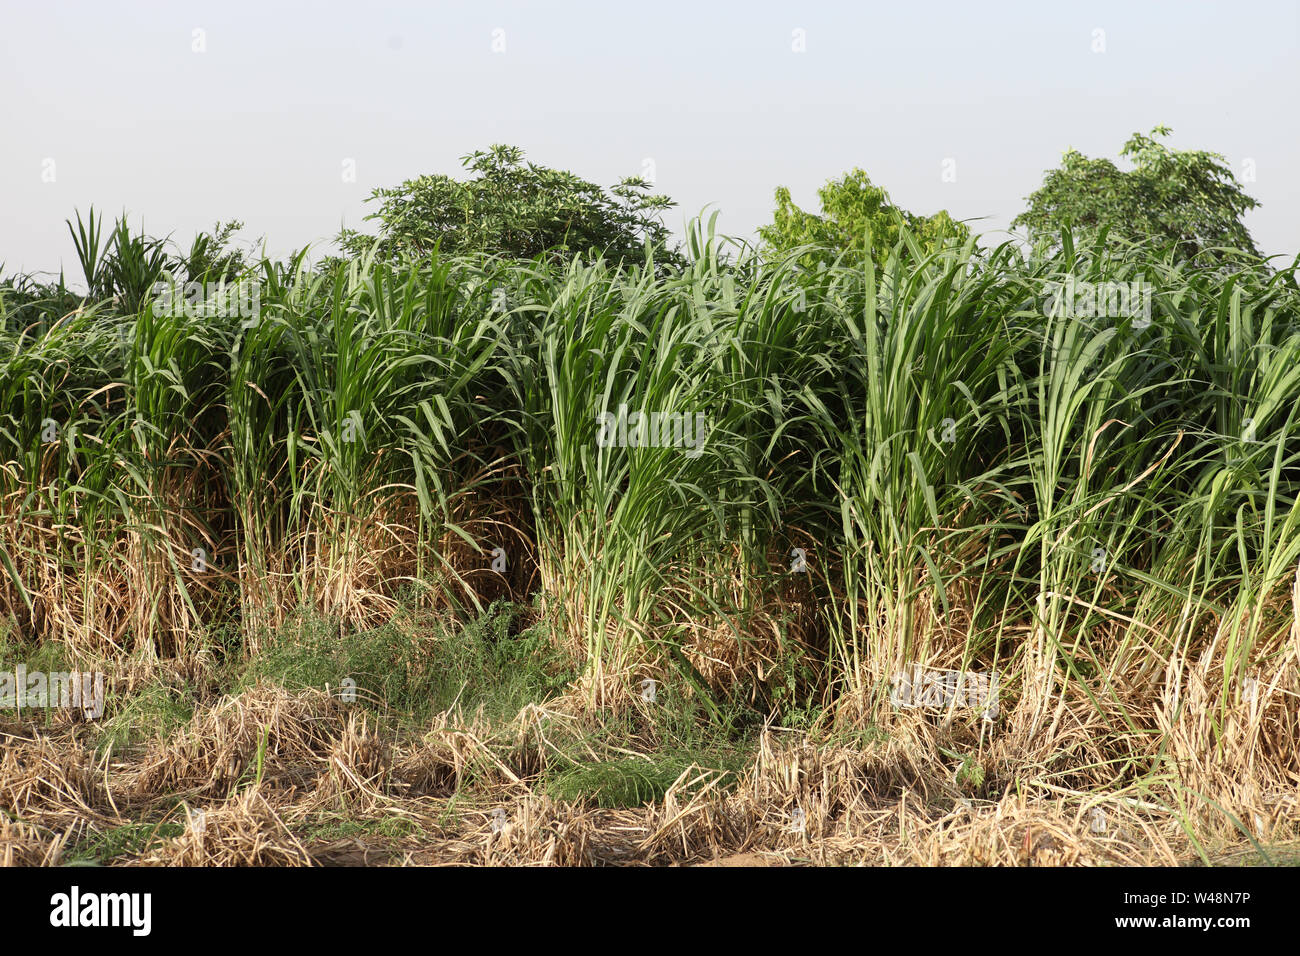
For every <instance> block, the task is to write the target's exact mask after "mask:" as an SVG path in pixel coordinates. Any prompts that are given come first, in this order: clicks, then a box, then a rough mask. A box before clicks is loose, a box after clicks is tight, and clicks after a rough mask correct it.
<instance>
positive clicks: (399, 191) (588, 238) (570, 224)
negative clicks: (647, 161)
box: [338, 145, 676, 262]
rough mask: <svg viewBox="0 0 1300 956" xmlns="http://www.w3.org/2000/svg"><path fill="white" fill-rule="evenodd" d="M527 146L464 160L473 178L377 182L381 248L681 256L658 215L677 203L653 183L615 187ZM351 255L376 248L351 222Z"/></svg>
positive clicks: (383, 252) (388, 253)
mask: <svg viewBox="0 0 1300 956" xmlns="http://www.w3.org/2000/svg"><path fill="white" fill-rule="evenodd" d="M523 156H524V154H523V150H521V149H519V148H518V147H515V146H501V145H497V146H493V147H491V148H490V149H488V150H487V151H479V152H474V153H471V154H470V155H468V156H465V157H463V158H462V160H461V162H462V164H463V165H464V166H465V168H466V169H468V170H469V171H470V172H471V173H473V174H474V176H473V178H470V179H467V180H465V181H464V182H461V181H458V180H456V179H453V178H452V177H450V176H444V175H436V176H420V177H417V178H416V179H408V180H407V181H406V182H404V183H402V184H401V185H400V186H397V187H395V188H392V189H376V190H375V191H374V192H373V193H372V194H371V196H370V199H369V200H367V201H368V202H369V201H374V200H379V201H380V206H379V210H378V212H375V213H372V214H371V215H369V216H367V217H366V218H367V219H377V220H378V221H379V224H380V229H379V236H378V255H379V256H381V257H383V258H393V257H397V256H400V255H403V254H413V255H417V256H424V255H428V254H429V253H430V252H432V251H433V247H434V245H435V244H436V243H439V242H440V243H441V249H442V251H443V252H447V253H453V254H462V253H477V252H485V253H493V254H500V255H505V256H510V257H518V258H527V259H531V258H534V257H536V256H539V255H543V254H547V255H550V256H552V257H557V258H558V257H563V256H566V255H572V254H575V253H576V254H580V255H586V254H588V253H589V252H591V251H593V250H594V251H595V252H596V253H597V254H599V255H603V256H604V257H605V258H607V259H610V260H621V259H641V258H643V257H644V255H645V243H646V241H647V240H649V241H650V242H651V243H652V244H654V245H656V246H659V247H662V248H663V249H664V250H665V251H664V252H663V253H662V254H657V256H656V261H660V262H670V261H676V255H675V253H674V252H673V251H672V250H670V249H668V248H667V246H668V239H669V235H668V230H667V228H666V227H665V226H664V225H663V223H662V221H661V220H660V219H659V218H658V215H657V214H659V213H662V212H663V211H664V210H665V209H669V208H671V207H672V206H674V205H675V203H674V202H673V201H672V200H671V199H669V198H668V197H667V196H658V195H651V194H650V184H649V183H648V182H646V181H645V180H643V179H640V178H636V177H629V178H626V179H623V180H621V181H620V182H619V183H618V184H617V185H616V186H614V187H613V188H612V189H610V190H608V191H606V190H604V189H602V188H601V187H600V186H597V185H596V184H595V183H590V182H587V181H586V180H584V179H581V178H579V177H578V176H575V175H574V174H573V173H570V172H564V171H561V170H555V169H548V168H546V167H544V166H537V165H534V164H533V163H525V162H524V159H523ZM338 241H339V245H340V246H341V247H342V249H343V251H344V253H345V254H347V255H350V256H355V255H359V254H361V253H363V252H365V251H367V250H369V248H370V246H371V244H372V243H374V242H375V241H376V237H374V236H369V235H365V234H363V233H360V232H356V231H354V230H348V229H345V230H343V231H342V232H341V233H340V235H339V240H338Z"/></svg>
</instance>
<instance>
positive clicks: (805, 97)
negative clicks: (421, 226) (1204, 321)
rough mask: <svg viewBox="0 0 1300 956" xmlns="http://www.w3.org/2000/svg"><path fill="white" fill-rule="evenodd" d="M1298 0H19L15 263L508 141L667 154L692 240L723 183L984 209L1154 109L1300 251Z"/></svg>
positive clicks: (995, 207)
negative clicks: (694, 219) (123, 230)
mask: <svg viewBox="0 0 1300 956" xmlns="http://www.w3.org/2000/svg"><path fill="white" fill-rule="evenodd" d="M1297 7H1298V4H1297V2H1294V0H1292V2H1284V0H1274V2H1268V0H1262V2H1255V3H1249V4H1246V3H1241V2H1239V0H1238V2H1224V3H1210V2H1186V0H1183V2H1172V0H1171V2H1155V0H1123V2H1086V3H1083V2H1080V3H1065V2H1059V0H1057V2H1043V0H1037V2H1031V0H1026V2H986V3H970V2H928V3H926V2H910V0H904V2H902V3H899V2H896V0H895V2H887V3H875V2H843V3H831V2H816V0H797V2H769V0H745V2H734V3H733V2H728V3H722V2H700V0H696V2H692V3H683V2H675V0H656V2H654V3H626V2H615V3H610V2H606V3H579V2H573V3H563V2H532V3H522V2H517V3H509V2H491V0H474V2H470V0H464V2H438V3H414V2H412V3H399V2H387V0H371V2H366V3H339V2H331V0H325V2H315V3H280V2H274V0H263V2H258V3H250V2H244V0H220V2H203V3H185V2H145V0H135V2H95V0H90V2H82V3H74V2H65V3H59V2H48V3H39V4H37V3H31V4H23V5H19V4H17V3H15V2H14V0H6V3H5V6H4V8H3V10H2V11H0V123H2V124H3V125H2V126H0V129H3V145H0V213H2V214H3V219H0V263H4V264H5V266H6V273H11V272H14V271H50V272H55V273H57V271H58V269H59V268H60V266H61V265H62V266H63V267H65V268H66V269H67V270H68V276H69V279H71V278H73V277H74V276H75V275H76V274H77V272H78V269H77V266H76V260H75V257H74V255H73V250H72V244H71V241H70V239H69V237H68V232H67V228H66V226H65V225H64V220H65V219H67V218H69V217H71V216H72V215H73V212H74V210H75V209H78V208H80V209H82V210H85V209H86V208H88V207H89V205H90V204H91V203H94V204H95V205H96V206H97V207H98V208H100V209H102V210H103V211H105V212H109V213H118V212H120V211H121V210H123V209H126V210H128V211H129V212H130V213H131V214H132V218H133V220H134V221H137V222H138V221H139V220H140V219H141V218H143V221H144V224H145V227H146V229H147V230H148V231H149V232H150V233H151V234H155V235H164V234H168V233H170V234H172V235H173V237H174V238H175V239H176V240H178V241H180V242H182V243H184V244H186V245H188V243H189V240H190V238H191V237H192V236H193V234H194V232H195V231H196V230H198V229H201V228H207V227H210V226H211V225H212V224H213V222H214V221H216V220H217V219H232V218H236V219H242V220H243V221H244V222H245V223H246V228H245V230H244V232H243V233H242V236H243V237H244V238H246V239H249V240H252V239H256V238H258V237H260V236H263V235H264V236H266V238H267V243H268V250H269V251H270V252H271V253H272V254H277V255H278V254H283V253H284V252H287V251H288V250H289V249H291V248H295V247H299V246H301V245H304V244H306V243H308V242H321V243H328V242H329V240H330V239H331V238H332V237H333V236H334V235H335V234H336V233H337V231H338V227H339V225H340V224H341V223H347V224H349V225H351V226H356V225H358V224H359V223H360V220H361V217H362V216H363V215H365V214H366V212H367V211H368V207H367V206H366V205H365V204H364V203H363V200H364V199H365V197H366V196H368V195H369V194H370V191H371V190H372V189H373V188H374V187H376V186H385V185H394V184H396V183H398V182H400V181H401V180H403V179H406V178H408V177H411V176H415V175H418V174H420V173H427V172H447V173H455V172H457V171H458V170H459V168H460V164H459V158H460V157H461V156H463V155H464V154H466V153H468V152H470V151H471V150H474V149H478V148H484V147H486V146H487V145H489V144H491V143H495V142H504V143H511V144H516V145H519V146H522V147H523V148H524V149H525V151H526V154H527V157H528V158H529V159H531V160H533V161H534V162H538V163H541V164H544V165H548V166H555V167H559V168H564V169H571V170H572V171H573V172H575V173H577V174H579V175H581V176H583V177H585V178H587V179H591V180H594V181H596V182H598V183H601V184H604V185H610V184H612V183H613V182H614V181H616V180H617V179H619V178H620V177H622V176H625V175H634V174H643V173H645V172H648V171H653V174H654V179H655V181H656V187H657V188H658V189H659V190H661V191H664V192H667V193H668V194H670V195H671V196H672V197H673V198H675V199H676V200H677V201H678V203H679V206H678V208H677V209H675V210H673V211H672V212H670V213H669V215H668V219H667V221H668V223H669V224H670V225H671V226H673V227H674V228H675V229H676V230H677V231H678V232H680V231H681V224H682V222H683V220H684V219H685V218H686V217H689V216H693V215H695V214H697V213H699V212H700V211H701V210H702V209H703V208H704V207H705V206H706V204H710V203H711V204H715V206H716V208H718V209H720V210H721V213H722V215H721V217H720V219H719V224H720V228H721V230H722V231H724V232H728V233H731V234H735V235H751V234H752V232H753V230H754V228H755V227H756V226H757V225H759V224H760V223H762V222H765V221H767V220H768V219H770V217H771V211H772V205H773V203H772V193H773V190H774V188H775V187H776V186H777V185H778V184H784V185H787V186H789V187H790V189H791V191H792V192H793V193H794V196H795V199H796V201H798V202H800V203H802V204H804V205H806V206H808V207H812V208H815V200H816V189H817V187H818V186H820V185H821V184H822V183H824V182H825V181H826V180H827V179H829V178H831V177H834V176H838V175H840V174H842V173H843V172H845V171H846V170H848V169H850V168H852V167H853V166H861V167H862V168H864V169H866V170H867V172H868V173H869V175H870V176H871V178H872V180H873V181H874V182H876V183H877V184H878V185H881V186H883V187H885V188H886V189H888V190H889V192H890V193H891V195H892V196H893V198H894V200H895V201H896V202H898V203H900V204H901V205H902V206H904V207H906V208H908V209H911V210H913V211H915V212H920V213H930V212H933V211H934V210H936V209H939V208H946V209H948V210H949V211H950V212H951V213H952V214H953V215H954V216H955V217H957V218H972V217H984V218H983V220H982V221H981V222H980V223H976V224H975V228H976V229H977V230H978V231H992V230H997V229H1004V228H1006V226H1007V223H1008V222H1009V221H1010V220H1011V218H1013V217H1014V216H1015V215H1016V214H1017V213H1018V212H1020V211H1021V210H1022V209H1023V208H1024V197H1025V196H1026V195H1028V194H1029V193H1030V192H1031V191H1032V190H1033V189H1035V188H1036V187H1037V186H1038V185H1039V183H1040V182H1041V179H1042V174H1043V171H1044V170H1045V169H1047V168H1049V167H1052V166H1055V165H1057V163H1058V162H1059V160H1060V155H1061V152H1062V151H1063V150H1064V149H1065V148H1066V147H1067V146H1074V147H1076V148H1078V149H1080V150H1082V151H1083V152H1084V153H1086V154H1088V155H1090V156H1097V155H1103V156H1108V157H1111V158H1112V159H1113V158H1115V157H1116V155H1117V153H1118V151H1119V149H1120V147H1121V146H1122V145H1123V143H1124V141H1125V139H1127V137H1128V136H1129V134H1131V133H1132V132H1133V131H1135V130H1143V131H1147V130H1149V129H1150V128H1151V127H1152V126H1154V125H1156V124H1158V123H1164V124H1166V125H1168V126H1171V127H1172V128H1173V130H1174V135H1173V137H1172V138H1171V140H1170V142H1171V143H1172V145H1174V146H1176V147H1179V148H1197V149H1210V150H1214V151H1216V152H1220V153H1223V154H1224V155H1225V157H1226V158H1227V160H1228V162H1229V164H1230V165H1231V167H1232V168H1233V170H1234V171H1235V172H1236V173H1237V175H1238V177H1239V178H1247V179H1248V180H1249V181H1247V182H1246V188H1247V191H1248V192H1249V193H1250V194H1251V195H1252V196H1254V197H1255V198H1257V199H1258V200H1260V201H1261V202H1262V203H1263V205H1262V207H1261V208H1260V209H1258V210H1256V211H1254V212H1253V213H1251V214H1249V216H1248V218H1247V225H1248V226H1249V227H1250V229H1251V232H1252V233H1253V235H1254V236H1255V239H1256V241H1257V242H1258V243H1259V245H1260V246H1261V248H1262V249H1263V250H1264V251H1265V252H1266V253H1283V254H1287V255H1294V254H1295V253H1296V252H1297V251H1300V186H1298V185H1297V175H1298V174H1300V120H1298V119H1297V117H1300V107H1297V102H1296V100H1297V93H1298V92H1300V15H1298V13H1297ZM196 30H199V31H202V33H201V34H196V33H195V31H196ZM497 31H499V32H497ZM1097 31H1102V32H1100V33H1099V32H1097ZM196 36H197V37H200V38H201V40H202V44H199V43H198V41H197V40H196ZM196 45H202V46H204V47H205V49H203V50H202V51H201V52H199V51H196V49H195V47H196ZM800 46H802V48H803V49H802V52H800V51H799V49H798V48H799V47H800ZM1099 46H1100V47H1103V49H1102V50H1101V51H1099V50H1098V49H1096V48H1097V47H1099ZM349 160H351V161H353V162H354V164H355V166H354V168H355V181H347V177H346V176H345V170H346V166H345V163H346V162H347V161H349ZM1252 169H1253V179H1252V178H1251V176H1250V175H1249V171H1250V170H1252ZM945 170H947V171H948V172H949V173H950V175H949V177H948V179H949V180H951V181H945V176H944V172H945ZM953 174H955V175H953ZM51 178H52V179H53V181H52V182H51V181H47V180H50V179H51ZM321 251H324V249H323V248H322V250H321Z"/></svg>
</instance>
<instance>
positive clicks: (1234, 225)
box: [1011, 126, 1259, 263]
mask: <svg viewBox="0 0 1300 956" xmlns="http://www.w3.org/2000/svg"><path fill="white" fill-rule="evenodd" d="M1171 132H1172V130H1170V129H1169V128H1168V127H1167V126H1157V127H1156V128H1155V129H1153V130H1152V131H1151V136H1144V135H1142V134H1141V133H1134V134H1133V136H1132V137H1131V138H1130V139H1129V141H1128V142H1127V143H1125V144H1124V148H1123V149H1122V150H1120V156H1122V157H1124V158H1126V159H1128V160H1131V161H1132V163H1133V166H1134V168H1133V169H1132V170H1129V171H1128V172H1123V171H1121V170H1119V169H1117V168H1116V167H1115V164H1114V163H1112V162H1111V161H1110V160H1108V159H1089V158H1088V157H1087V156H1084V155H1083V154H1082V153H1080V152H1078V151H1077V150H1074V149H1070V150H1067V151H1066V153H1065V157H1064V159H1063V160H1062V163H1061V168H1060V169H1053V170H1049V171H1048V172H1047V174H1046V175H1045V176H1044V177H1043V186H1042V188H1041V189H1039V190H1037V191H1036V192H1034V193H1033V194H1032V195H1030V196H1029V197H1027V201H1028V203H1029V208H1028V209H1027V210H1025V211H1024V212H1023V213H1021V214H1020V215H1019V216H1017V217H1016V218H1015V219H1014V220H1012V222H1011V225H1012V227H1013V228H1014V227H1016V226H1025V227H1027V228H1028V230H1029V234H1030V238H1031V240H1033V241H1044V240H1045V241H1047V242H1048V243H1049V244H1052V245H1056V244H1057V243H1058V242H1059V237H1060V234H1061V231H1062V229H1063V228H1066V227H1069V229H1070V230H1071V231H1072V232H1076V233H1077V232H1085V233H1087V232H1093V233H1095V232H1096V231H1097V230H1099V229H1101V228H1102V227H1107V228H1108V229H1109V233H1110V234H1111V235H1115V236H1120V237H1123V238H1125V239H1128V240H1131V241H1142V240H1155V241H1156V242H1157V243H1160V244H1173V245H1174V246H1175V255H1176V256H1177V258H1179V259H1181V260H1185V261H1197V262H1200V263H1214V262H1221V261H1223V260H1224V258H1225V256H1230V255H1231V253H1222V252H1218V251H1215V249H1214V247H1217V246H1226V247H1229V248H1231V249H1234V250H1240V251H1244V252H1247V253H1251V254H1254V255H1259V251H1258V249H1256V247H1255V243H1254V242H1253V241H1252V240H1251V238H1250V233H1249V231H1248V230H1247V229H1246V227H1245V225H1243V224H1242V221H1241V217H1242V215H1243V214H1244V213H1245V212H1246V211H1247V210H1250V209H1253V208H1255V207H1256V206H1258V205H1259V203H1258V202H1256V201H1255V200H1254V199H1251V198H1250V197H1249V196H1247V195H1246V194H1245V192H1243V191H1242V188H1241V186H1240V185H1239V184H1238V182H1237V179H1236V177H1235V176H1233V174H1232V170H1230V169H1229V168H1228V166H1227V164H1226V161H1225V160H1224V157H1223V156H1221V155H1220V154H1218V153H1210V152H1205V151H1203V150H1177V149H1170V148H1169V147H1168V146H1166V145H1165V144H1163V143H1161V142H1158V141H1157V140H1155V139H1153V138H1152V137H1156V136H1160V137H1164V136H1168V135H1169V134H1170V133H1171Z"/></svg>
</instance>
